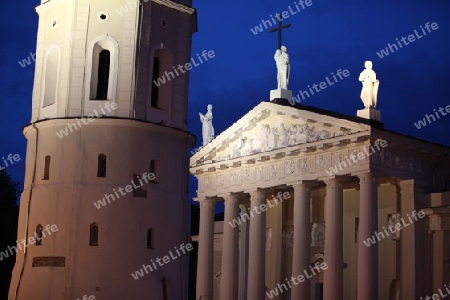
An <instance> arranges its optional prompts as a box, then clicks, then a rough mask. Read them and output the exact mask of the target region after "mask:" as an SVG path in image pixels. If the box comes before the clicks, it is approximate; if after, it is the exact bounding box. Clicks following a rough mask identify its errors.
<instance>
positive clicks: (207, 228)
mask: <svg viewBox="0 0 450 300" xmlns="http://www.w3.org/2000/svg"><path fill="white" fill-rule="evenodd" d="M282 101H283V100H281V102H276V101H275V102H270V103H264V102H263V103H260V104H259V105H258V106H256V107H255V108H254V109H253V110H252V111H250V112H249V113H248V114H247V115H245V116H244V117H243V118H242V119H241V120H239V121H238V122H237V123H235V124H234V125H233V126H231V127H230V128H229V129H227V130H226V131H224V132H223V133H222V134H220V135H219V136H218V137H217V138H216V139H214V140H213V141H212V142H211V143H209V144H208V145H206V146H205V147H204V148H202V149H200V151H198V152H197V153H196V154H195V155H194V156H193V157H192V158H191V168H190V170H191V173H192V174H194V175H195V176H196V177H197V179H198V191H197V198H196V200H197V201H198V202H200V215H201V219H200V234H199V237H198V240H199V253H198V254H199V264H198V269H197V270H198V274H197V299H216V298H215V297H214V296H213V295H214V294H216V295H217V294H219V295H220V299H222V300H223V299H230V300H234V299H242V300H243V299H266V298H267V292H268V291H270V290H272V289H274V288H276V287H280V286H282V285H283V284H285V285H286V287H287V288H286V289H284V287H283V289H281V291H280V293H279V295H278V296H274V298H273V299H296V300H297V299H298V300H310V299H326V300H336V299H337V300H343V299H358V300H366V299H369V300H377V299H386V297H388V294H389V287H390V285H391V283H392V282H394V281H395V280H398V279H399V278H400V277H401V278H402V279H401V280H400V281H401V282H404V283H403V284H404V285H406V284H413V282H416V281H417V277H416V276H415V275H414V274H408V275H406V274H407V273H408V270H409V269H410V268H411V264H412V265H415V264H416V262H417V261H416V256H414V257H413V258H408V261H404V260H405V259H407V258H403V259H402V257H408V255H406V254H405V253H406V252H408V251H409V250H408V249H407V247H406V246H402V247H400V245H399V244H398V243H396V242H395V241H394V242H392V241H388V240H387V239H386V241H379V243H375V244H373V245H370V246H369V247H368V246H367V245H366V244H364V243H363V242H364V241H366V240H367V239H369V238H371V237H372V236H373V235H374V233H375V232H377V231H382V227H383V226H386V225H387V221H388V216H390V215H391V214H392V213H400V214H404V215H406V213H407V212H410V211H408V209H412V210H413V209H414V208H417V207H418V206H419V205H423V203H421V202H420V201H421V200H420V199H422V198H423V195H424V190H423V189H420V188H419V187H420V186H421V185H419V184H418V182H420V179H423V174H422V172H421V168H422V166H421V160H420V159H418V158H417V156H415V155H414V152H413V151H412V150H411V151H403V150H404V147H406V146H407V145H409V147H411V139H409V138H406V137H400V136H398V135H396V134H393V133H391V132H387V131H384V130H383V129H382V125H381V124H380V123H372V124H370V122H369V120H366V121H367V122H366V121H365V120H363V119H360V118H354V120H348V119H344V118H339V117H337V116H333V115H326V114H324V113H317V112H314V111H311V110H308V109H307V108H303V107H301V106H296V107H292V106H291V105H290V104H289V103H287V101H286V104H285V103H284V102H282ZM382 142H383V143H385V144H386V146H387V147H378V149H377V147H376V146H374V145H378V146H379V145H380V144H382ZM411 149H412V148H411ZM430 150H431V149H430ZM435 150H437V149H435ZM365 153H370V155H366V154H365ZM347 159H352V161H353V162H354V163H352V164H348V163H347V164H346V163H345V162H346V160H347ZM330 168H335V169H336V172H333V174H330V172H327V170H328V171H329V170H330ZM410 184H412V186H411V188H412V189H413V190H414V191H417V192H416V193H413V194H412V195H411V194H408V193H409V191H410ZM280 192H281V193H280ZM284 194H286V195H289V197H286V198H287V199H284V198H283V199H280V195H284ZM406 195H408V197H412V198H411V199H413V200H410V199H406V198H405V197H407V196H406ZM397 199H400V200H398V201H399V202H400V203H398V202H397ZM219 201H220V202H224V207H225V209H224V222H223V231H222V232H223V236H222V239H221V251H220V250H219V251H217V250H215V249H214V248H215V247H214V245H213V235H214V232H213V230H212V228H213V227H214V218H213V216H212V214H213V211H214V205H215V203H216V202H219ZM402 201H405V202H408V205H406V203H405V204H402V203H403V202H402ZM411 201H412V203H415V204H412V205H410V204H409V203H411ZM412 210H411V211H412ZM239 215H240V216H241V218H240V219H239V218H238V216H239ZM244 215H245V216H248V218H245V217H244ZM233 220H240V221H241V222H240V225H238V223H236V222H233ZM231 224H234V225H235V226H232V225H231ZM418 226H422V225H421V224H419V223H418V222H417V223H414V224H412V225H411V226H410V227H409V228H408V230H406V229H405V233H404V234H405V235H406V236H407V238H405V240H404V241H402V243H405V245H406V244H409V243H413V242H414V240H415V239H416V238H415V236H414V234H413V235H412V236H410V231H411V230H412V232H413V233H414V232H415V231H416V230H417V228H419V227H418ZM402 234H403V233H402ZM379 247H381V248H380V249H381V250H380V251H381V254H382V255H387V254H389V255H392V256H393V257H394V259H393V261H392V264H390V265H386V264H385V262H381V263H380V261H379V257H380V251H379V249H378V248H379ZM219 253H220V263H218V262H216V263H215V262H214V259H213V258H214V256H215V255H216V256H217V255H218V254H219ZM317 257H322V261H323V262H324V263H326V265H327V269H326V270H325V271H323V273H321V274H317V275H315V276H313V277H312V278H305V281H303V282H301V283H299V284H293V283H292V281H290V278H292V277H294V278H297V277H298V276H299V275H301V274H303V273H304V271H309V270H310V267H311V266H313V265H314V263H315V262H316V261H317ZM380 266H381V267H380ZM379 270H381V271H383V272H387V273H388V274H389V276H388V278H389V280H388V281H383V282H379V276H378V274H379ZM218 271H220V280H219V281H220V282H219V283H217V284H216V283H213V277H214V276H215V275H217V274H218ZM402 274H405V275H402ZM402 280H403V281H402ZM288 281H289V282H288ZM353 282H354V283H353ZM288 283H289V284H288ZM380 286H381V288H379V287H380ZM216 288H217V289H218V292H217V291H216V292H213V291H212V289H216ZM381 290H382V291H381ZM380 291H381V292H380ZM414 295H417V293H416V291H415V290H414V289H411V290H408V291H406V289H405V292H404V293H403V294H402V297H401V298H399V299H402V300H406V299H413V298H409V297H411V296H414ZM383 297H384V298H383Z"/></svg>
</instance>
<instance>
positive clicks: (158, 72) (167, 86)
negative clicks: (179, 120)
mask: <svg viewBox="0 0 450 300" xmlns="http://www.w3.org/2000/svg"><path fill="white" fill-rule="evenodd" d="M152 62H153V63H152V66H151V68H152V84H151V90H150V106H151V107H154V108H159V109H164V110H168V109H169V104H170V101H169V100H170V97H171V87H172V81H173V80H175V79H176V78H177V77H178V76H180V75H182V73H181V72H180V71H179V70H177V69H175V68H172V63H171V58H170V55H169V52H168V51H167V50H166V49H157V50H156V51H155V54H154V56H153V60H152Z"/></svg>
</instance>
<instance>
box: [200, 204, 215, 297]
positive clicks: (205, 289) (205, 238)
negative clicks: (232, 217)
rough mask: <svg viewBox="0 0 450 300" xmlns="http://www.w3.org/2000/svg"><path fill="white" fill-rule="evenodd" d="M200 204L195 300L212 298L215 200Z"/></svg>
mask: <svg viewBox="0 0 450 300" xmlns="http://www.w3.org/2000/svg"><path fill="white" fill-rule="evenodd" d="M197 201H198V202H200V232H199V236H200V237H199V238H200V239H199V244H198V264H197V296H196V299H212V298H213V295H214V294H213V265H214V261H213V254H214V210H215V200H212V199H202V200H197ZM202 297H203V298H202Z"/></svg>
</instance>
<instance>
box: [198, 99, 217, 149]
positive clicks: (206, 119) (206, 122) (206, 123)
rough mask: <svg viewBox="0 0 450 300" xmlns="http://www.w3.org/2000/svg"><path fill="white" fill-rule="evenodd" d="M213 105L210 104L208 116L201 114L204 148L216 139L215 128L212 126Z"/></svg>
mask: <svg viewBox="0 0 450 300" xmlns="http://www.w3.org/2000/svg"><path fill="white" fill-rule="evenodd" d="M212 108H213V107H212V105H211V104H208V106H207V110H208V111H207V112H206V114H202V113H199V115H200V121H201V122H202V137H203V146H206V145H207V144H208V143H209V142H211V141H212V140H213V139H214V127H213V124H212V119H213V114H212Z"/></svg>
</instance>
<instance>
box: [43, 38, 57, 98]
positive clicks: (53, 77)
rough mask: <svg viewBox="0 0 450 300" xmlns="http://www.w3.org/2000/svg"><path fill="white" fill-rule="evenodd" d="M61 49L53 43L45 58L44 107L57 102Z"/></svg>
mask: <svg viewBox="0 0 450 300" xmlns="http://www.w3.org/2000/svg"><path fill="white" fill-rule="evenodd" d="M59 56H60V50H59V48H58V47H57V46H55V45H53V46H52V47H51V48H50V49H49V50H48V54H47V56H46V58H45V71H44V72H45V73H44V74H45V76H44V87H43V88H44V93H43V97H44V100H43V102H42V107H46V106H49V105H52V104H54V103H56V91H57V86H58V69H59Z"/></svg>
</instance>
